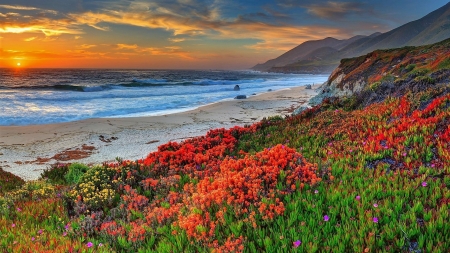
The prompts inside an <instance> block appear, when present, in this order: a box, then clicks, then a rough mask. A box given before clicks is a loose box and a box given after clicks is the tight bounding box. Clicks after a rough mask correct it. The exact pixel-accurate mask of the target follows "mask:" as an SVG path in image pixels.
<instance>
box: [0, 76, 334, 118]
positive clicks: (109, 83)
mask: <svg viewBox="0 0 450 253" xmlns="http://www.w3.org/2000/svg"><path fill="white" fill-rule="evenodd" d="M327 78H328V76H327V75H300V74H278V73H261V72H254V71H215V70H210V71H194V70H105V69H20V68H17V69H0V108H1V110H0V125H3V126H13V125H36V124H49V123H61V122H70V121H76V120H82V119H88V118H110V117H141V116H153V115H164V114H171V113H176V112H182V111H187V110H190V109H195V108H198V107H199V106H202V105H207V104H211V103H215V102H219V101H224V100H230V99H233V98H234V97H236V96H237V95H246V96H252V95H254V94H260V93H263V92H268V91H269V90H273V91H275V90H280V89H286V88H291V87H296V86H301V85H306V84H313V83H323V82H325V81H326V80H327ZM235 85H239V87H240V90H239V91H235V90H234V86H235Z"/></svg>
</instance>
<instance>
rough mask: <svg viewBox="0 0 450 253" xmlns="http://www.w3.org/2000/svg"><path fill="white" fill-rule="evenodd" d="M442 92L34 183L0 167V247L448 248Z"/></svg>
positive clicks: (445, 100)
mask: <svg viewBox="0 0 450 253" xmlns="http://www.w3.org/2000/svg"><path fill="white" fill-rule="evenodd" d="M439 71H440V70H439ZM408 82H410V81H408ZM422 84H426V83H422ZM427 87H428V86H427ZM446 89H448V84H441V86H440V88H439V89H434V88H429V87H428V88H427V89H423V90H421V91H420V92H411V91H409V92H403V93H402V95H401V96H397V97H394V96H392V97H387V98H385V99H384V100H383V101H381V102H379V103H373V102H371V103H370V105H368V106H363V105H364V103H360V104H359V105H355V103H354V97H351V98H347V99H336V98H334V99H328V100H325V101H324V102H323V103H322V104H320V105H318V106H316V107H314V108H312V109H309V110H306V111H304V112H302V113H301V114H299V115H297V116H292V117H287V118H281V117H274V118H270V119H265V120H263V121H261V122H259V123H256V124H254V125H251V126H246V127H234V128H232V129H216V130H212V131H210V132H209V133H208V134H207V135H205V136H203V137H197V138H192V139H189V140H186V141H184V142H181V143H167V144H164V145H162V146H160V147H159V149H158V151H156V152H153V153H151V154H149V155H148V157H147V158H146V159H143V160H139V161H127V160H121V159H118V160H117V162H115V163H111V164H103V165H97V166H93V167H86V166H83V165H80V164H57V165H54V166H52V167H51V168H49V169H48V170H46V171H45V172H44V173H43V175H42V179H40V180H37V181H32V182H23V181H21V180H20V179H18V178H16V177H14V176H13V175H12V174H8V173H3V172H2V173H1V174H0V182H2V189H1V190H0V193H1V195H0V252H448V250H449V249H450V240H448V239H449V235H450V225H449V223H448V220H449V216H450V212H449V206H450V124H449V123H450V95H449V94H447V92H445V90H446ZM124 148H126V147H124Z"/></svg>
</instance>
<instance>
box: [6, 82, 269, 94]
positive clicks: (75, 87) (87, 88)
mask: <svg viewBox="0 0 450 253" xmlns="http://www.w3.org/2000/svg"><path fill="white" fill-rule="evenodd" d="M265 81H266V80H265V79H248V80H245V79H242V80H213V79H202V80H178V81H173V80H168V79H133V80H132V81H131V82H126V83H118V84H104V85H80V84H55V85H47V86H39V87H36V86H34V87H29V86H15V87H12V89H33V90H34V89H38V90H48V89H50V90H52V89H53V90H63V91H75V92H99V91H104V90H109V89H114V88H118V87H126V88H133V87H159V86H212V85H240V84H249V83H263V82H265ZM9 89H11V87H10V88H9Z"/></svg>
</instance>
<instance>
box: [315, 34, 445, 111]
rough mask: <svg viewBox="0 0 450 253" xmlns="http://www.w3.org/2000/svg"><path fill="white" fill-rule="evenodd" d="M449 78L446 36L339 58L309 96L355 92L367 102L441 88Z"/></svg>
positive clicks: (328, 95)
mask: <svg viewBox="0 0 450 253" xmlns="http://www.w3.org/2000/svg"><path fill="white" fill-rule="evenodd" d="M449 80H450V39H447V40H444V41H441V42H439V43H436V44H431V45H426V46H419V47H402V48H396V49H388V50H376V51H373V52H371V53H369V54H367V55H363V56H359V57H355V58H350V59H343V60H341V63H340V65H339V66H338V67H337V68H336V69H335V70H334V71H333V73H332V74H331V75H330V77H329V78H328V80H327V81H326V82H325V83H324V84H323V85H322V86H321V87H320V89H319V95H318V96H317V97H315V98H314V99H312V101H311V104H312V105H316V104H318V103H320V102H321V101H322V100H323V99H324V98H331V97H339V98H342V97H351V96H353V95H356V96H355V98H354V99H356V100H357V101H358V102H359V103H360V104H364V105H368V104H371V103H374V102H380V101H382V100H384V99H385V98H387V97H388V96H391V97H399V96H402V95H405V94H406V93H408V92H409V91H411V92H420V91H423V90H425V89H428V88H436V89H437V88H443V87H446V86H447V85H446V83H447V82H448V81H449Z"/></svg>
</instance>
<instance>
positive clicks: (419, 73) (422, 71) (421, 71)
mask: <svg viewBox="0 0 450 253" xmlns="http://www.w3.org/2000/svg"><path fill="white" fill-rule="evenodd" d="M427 73H428V70H427V69H415V70H413V71H411V73H409V74H408V76H409V77H410V78H415V77H418V76H424V75H426V74H427Z"/></svg>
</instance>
